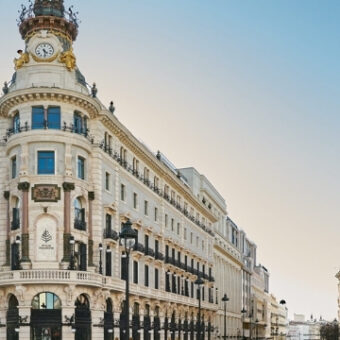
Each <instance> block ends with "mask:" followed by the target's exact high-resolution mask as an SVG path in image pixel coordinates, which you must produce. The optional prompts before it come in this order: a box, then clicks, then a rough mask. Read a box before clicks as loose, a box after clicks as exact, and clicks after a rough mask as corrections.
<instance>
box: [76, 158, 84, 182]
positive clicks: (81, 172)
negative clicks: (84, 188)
mask: <svg viewBox="0 0 340 340" xmlns="http://www.w3.org/2000/svg"><path fill="white" fill-rule="evenodd" d="M78 178H79V179H83V180H84V179H85V158H83V157H80V156H79V157H78Z"/></svg>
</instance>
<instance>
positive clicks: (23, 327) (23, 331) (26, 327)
mask: <svg viewBox="0 0 340 340" xmlns="http://www.w3.org/2000/svg"><path fill="white" fill-rule="evenodd" d="M18 308H19V318H21V320H22V321H21V323H20V331H19V339H20V340H30V339H31V326H30V323H29V322H30V317H31V306H19V307H18Z"/></svg>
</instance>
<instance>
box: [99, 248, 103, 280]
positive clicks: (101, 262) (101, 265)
mask: <svg viewBox="0 0 340 340" xmlns="http://www.w3.org/2000/svg"><path fill="white" fill-rule="evenodd" d="M102 257H103V245H102V244H101V243H99V274H103V258H102Z"/></svg>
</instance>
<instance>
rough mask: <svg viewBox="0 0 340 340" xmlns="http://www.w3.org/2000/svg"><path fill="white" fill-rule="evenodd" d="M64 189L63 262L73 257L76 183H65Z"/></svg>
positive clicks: (67, 261)
mask: <svg viewBox="0 0 340 340" xmlns="http://www.w3.org/2000/svg"><path fill="white" fill-rule="evenodd" d="M63 189H64V256H63V260H62V261H63V262H66V263H69V262H70V259H71V245H70V238H71V191H72V190H74V183H68V182H64V183H63Z"/></svg>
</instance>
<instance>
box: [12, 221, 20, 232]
mask: <svg viewBox="0 0 340 340" xmlns="http://www.w3.org/2000/svg"><path fill="white" fill-rule="evenodd" d="M17 229H20V220H18V219H15V220H13V221H12V223H11V230H17Z"/></svg>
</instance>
